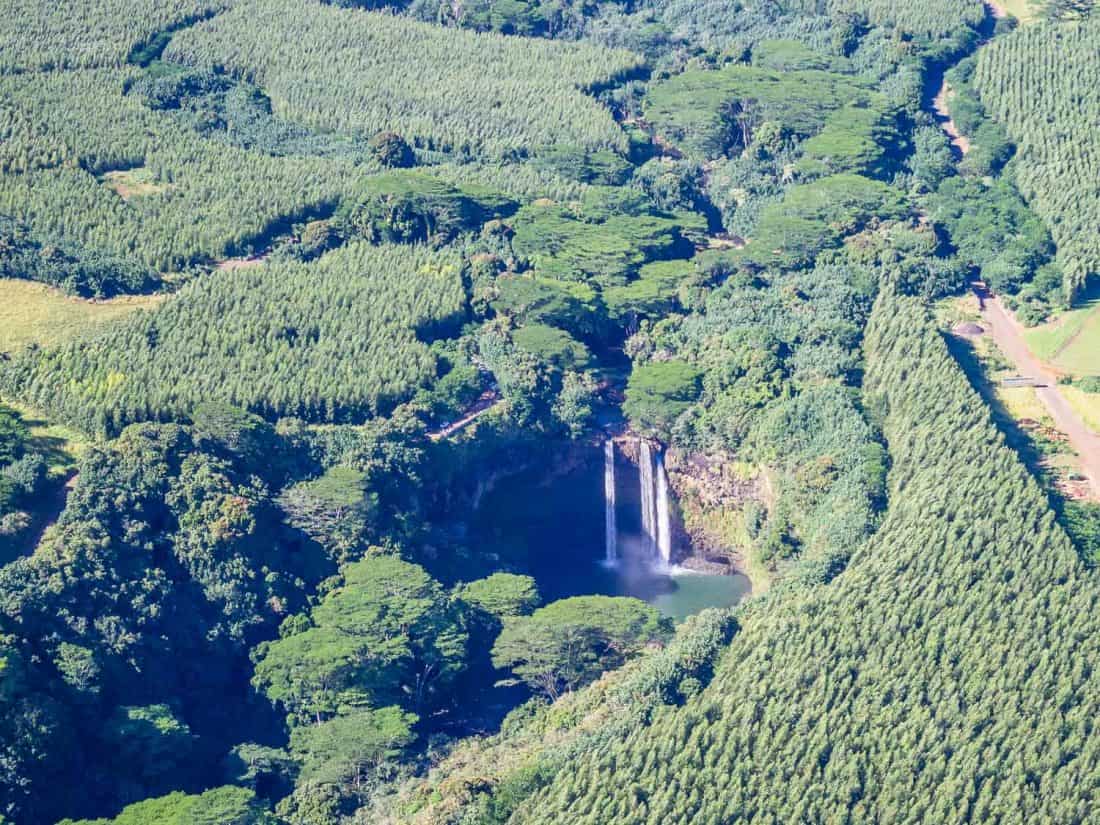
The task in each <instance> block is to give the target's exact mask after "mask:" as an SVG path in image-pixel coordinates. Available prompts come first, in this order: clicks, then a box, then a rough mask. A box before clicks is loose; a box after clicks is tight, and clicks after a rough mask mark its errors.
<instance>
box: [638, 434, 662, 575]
mask: <svg viewBox="0 0 1100 825" xmlns="http://www.w3.org/2000/svg"><path fill="white" fill-rule="evenodd" d="M638 478H639V480H640V481H641V491H640V492H641V494H642V538H643V539H644V540H645V542H646V549H647V550H649V552H650V553H651V554H653V553H655V552H656V549H657V512H656V507H655V506H654V505H655V499H656V495H655V493H656V489H655V488H654V486H653V450H652V448H650V446H649V442H648V441H645V440H644V439H643V440H642V441H640V442H639V444H638Z"/></svg>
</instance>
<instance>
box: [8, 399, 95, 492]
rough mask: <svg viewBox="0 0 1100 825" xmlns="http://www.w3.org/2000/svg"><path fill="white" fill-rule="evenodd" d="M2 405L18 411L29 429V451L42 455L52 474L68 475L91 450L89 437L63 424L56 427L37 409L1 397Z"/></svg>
mask: <svg viewBox="0 0 1100 825" xmlns="http://www.w3.org/2000/svg"><path fill="white" fill-rule="evenodd" d="M0 404H3V405H4V406H5V407H11V408H12V409H13V410H15V411H16V412H18V413H19V414H20V415H21V416H22V417H23V420H24V421H25V422H26V424H27V426H28V427H30V431H31V439H30V443H29V445H28V446H29V450H30V451H31V452H35V453H40V454H41V455H42V457H43V458H45V459H46V463H47V464H49V467H50V475H53V476H67V475H68V474H69V473H70V472H71V471H72V470H74V469H75V468H76V463H77V461H78V460H79V458H80V456H81V455H83V454H84V452H85V450H87V449H88V444H89V441H88V437H87V436H85V435H84V434H83V433H81V432H79V431H78V430H74V429H73V428H71V427H66V426H65V425H63V424H54V423H52V422H50V421H49V420H47V418H46V416H45V415H44V414H43V413H42V412H41V411H40V410H37V409H35V408H34V407H31V406H29V405H28V404H24V403H22V402H20V401H13V400H11V399H9V398H0Z"/></svg>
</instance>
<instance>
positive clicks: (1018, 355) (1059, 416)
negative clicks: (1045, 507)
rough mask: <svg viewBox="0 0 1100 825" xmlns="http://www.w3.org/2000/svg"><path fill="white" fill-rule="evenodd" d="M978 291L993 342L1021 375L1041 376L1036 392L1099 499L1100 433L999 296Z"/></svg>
mask: <svg viewBox="0 0 1100 825" xmlns="http://www.w3.org/2000/svg"><path fill="white" fill-rule="evenodd" d="M975 292H978V293H979V294H982V295H983V298H984V304H985V306H984V308H983V309H982V319H983V320H984V321H985V327H986V329H987V330H988V331H989V335H990V336H991V337H992V338H993V342H994V343H995V344H996V345H997V347H998V348H999V349H1000V350H1001V352H1002V353H1004V356H1005V357H1006V358H1007V359H1008V360H1009V361H1011V362H1012V365H1013V367H1014V368H1015V370H1016V372H1017V373H1018V374H1020V375H1023V376H1027V377H1029V378H1035V379H1038V380H1039V383H1041V384H1042V385H1043V386H1038V387H1036V388H1035V394H1036V395H1037V396H1038V397H1039V400H1040V401H1042V402H1043V406H1045V407H1046V408H1047V410H1048V411H1049V412H1050V417H1051V418H1053V419H1054V426H1055V427H1057V428H1058V429H1059V430H1060V431H1061V432H1063V433H1065V435H1066V438H1068V439H1069V443H1070V446H1071V447H1073V449H1074V451H1075V452H1076V453H1077V462H1078V464H1079V466H1080V469H1081V473H1082V474H1083V475H1085V476H1087V477H1088V479H1089V482H1090V484H1091V485H1092V491H1093V495H1094V496H1095V497H1096V498H1098V499H1100V436H1098V435H1097V434H1096V433H1094V432H1093V431H1092V430H1091V429H1089V427H1088V426H1087V425H1086V424H1085V422H1084V421H1082V420H1081V417H1080V416H1079V415H1078V414H1077V413H1076V411H1075V410H1074V409H1073V407H1071V406H1070V405H1069V403H1068V402H1067V401H1066V399H1065V396H1064V395H1062V392H1061V390H1059V388H1058V376H1057V375H1055V374H1054V373H1053V372H1052V371H1051V370H1049V369H1048V368H1047V367H1045V366H1044V365H1043V363H1042V362H1041V361H1040V360H1039V359H1038V358H1036V357H1035V356H1034V355H1032V354H1031V351H1030V350H1029V349H1028V348H1027V343H1026V342H1025V341H1024V334H1023V327H1021V326H1020V323H1019V322H1018V321H1017V320H1016V319H1015V318H1014V317H1013V316H1012V314H1011V313H1009V312H1008V310H1006V309H1005V307H1004V305H1003V304H1002V303H1001V300H1000V298H991V297H989V296H988V295H987V294H983V293H982V292H981V291H980V290H979V289H977V288H976V289H975Z"/></svg>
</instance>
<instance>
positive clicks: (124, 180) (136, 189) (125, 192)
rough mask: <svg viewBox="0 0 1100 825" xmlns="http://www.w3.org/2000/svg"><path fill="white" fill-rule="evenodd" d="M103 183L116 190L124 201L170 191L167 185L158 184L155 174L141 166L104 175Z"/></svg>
mask: <svg viewBox="0 0 1100 825" xmlns="http://www.w3.org/2000/svg"><path fill="white" fill-rule="evenodd" d="M102 180H103V183H104V184H106V185H107V188H109V189H112V190H114V191H115V192H116V193H117V194H118V196H119V197H121V198H122V199H123V200H130V198H140V197H142V196H143V195H156V194H157V193H158V192H163V191H165V190H166V189H168V186H167V185H166V184H162V183H156V182H155V181H154V180H153V172H152V171H151V170H149V169H146V168H145V167H143V166H141V167H138V168H137V169H120V170H117V171H114V172H107V173H105V174H104V175H103V178H102Z"/></svg>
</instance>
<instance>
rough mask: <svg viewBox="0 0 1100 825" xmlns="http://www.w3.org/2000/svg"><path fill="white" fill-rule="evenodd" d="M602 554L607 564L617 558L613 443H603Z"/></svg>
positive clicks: (608, 440)
mask: <svg viewBox="0 0 1100 825" xmlns="http://www.w3.org/2000/svg"><path fill="white" fill-rule="evenodd" d="M603 500H604V505H603V507H604V511H603V513H604V552H605V558H606V560H607V563H608V564H614V563H615V562H616V561H617V560H618V558H619V547H618V544H619V535H618V530H617V529H616V527H615V442H614V441H612V440H611V439H610V438H609V439H607V441H605V442H604V443H603Z"/></svg>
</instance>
